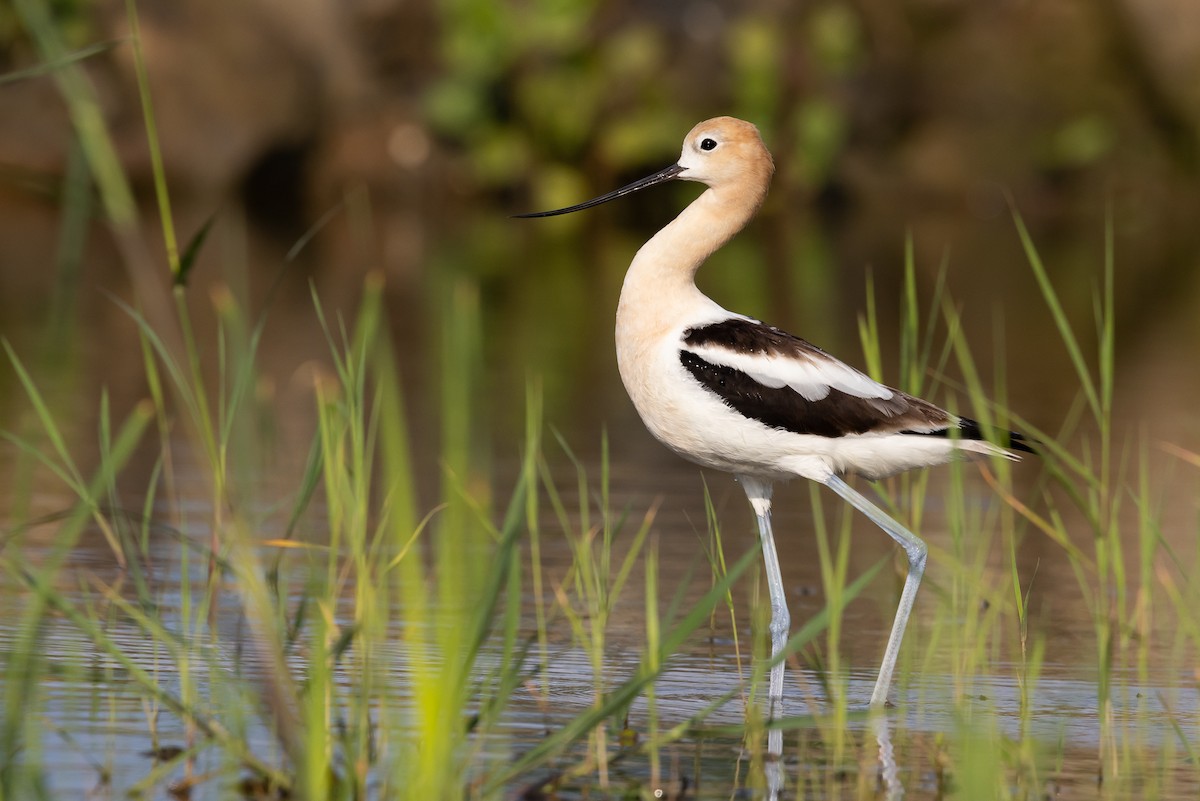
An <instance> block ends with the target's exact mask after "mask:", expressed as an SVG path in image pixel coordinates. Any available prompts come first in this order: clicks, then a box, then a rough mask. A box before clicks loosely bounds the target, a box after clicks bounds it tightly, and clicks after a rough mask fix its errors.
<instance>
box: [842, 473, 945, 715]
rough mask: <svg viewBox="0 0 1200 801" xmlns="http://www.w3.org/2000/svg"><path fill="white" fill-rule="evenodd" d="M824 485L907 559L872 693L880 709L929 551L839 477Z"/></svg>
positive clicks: (874, 705)
mask: <svg viewBox="0 0 1200 801" xmlns="http://www.w3.org/2000/svg"><path fill="white" fill-rule="evenodd" d="M825 485H826V486H827V487H829V488H830V489H831V490H833V491H834V492H836V493H837V494H838V495H841V496H842V497H843V498H845V499H846V500H847V501H848V502H849V503H850V505H851V506H853V507H854V508H855V509H857V510H858V511H860V512H862V513H863V514H864V515H866V516H867V517H869V518H870V519H871V522H873V523H874V524H875V525H877V526H879V527H880V528H881V529H883V530H884V531H886V532H887V533H888V536H890V537H891V538H892V539H894V540H895V541H896V542H898V543H900V547H901V548H903V549H904V553H905V554H906V555H907V556H908V576H907V577H906V578H905V579H904V590H903V591H902V592H901V593H900V606H899V607H897V609H896V621H895V622H894V623H893V624H892V634H891V636H890V637H889V638H888V644H887V650H886V651H884V653H883V664H881V665H880V666H879V678H878V679H877V680H876V681H875V690H874V692H872V693H871V706H873V707H882V706H883V704H884V703H885V702H886V701H887V694H888V688H890V687H891V686H892V673H893V672H894V671H895V669H896V658H897V657H898V656H899V655H900V641H901V640H903V639H904V627H905V626H907V625H908V616H909V614H910V613H911V612H912V608H913V602H914V601H916V599H917V587H919V586H920V585H921V576H922V575H923V574H924V573H925V555H926V553H927V551H928V548H927V547H926V546H925V543H924V542H922V541H921V539H920V537H918V536H917V535H916V534H913V533H912V532H911V531H909V530H908V529H906V528H905V527H904V526H902V525H900V524H899V523H897V522H896V521H895V520H893V519H892V518H891V517H889V516H888V515H887V514H886V513H884V511H883V510H882V509H880V508H879V507H878V506H876V505H875V504H873V503H871V502H870V501H868V500H867V499H866V498H864V497H863V496H862V495H861V494H859V493H858V492H857V491H855V490H854V489H853V488H852V487H851V486H850V485H849V484H847V483H846V482H845V481H843V480H842V479H841V478H840V477H838V476H830V477H829V478H827V479H825Z"/></svg>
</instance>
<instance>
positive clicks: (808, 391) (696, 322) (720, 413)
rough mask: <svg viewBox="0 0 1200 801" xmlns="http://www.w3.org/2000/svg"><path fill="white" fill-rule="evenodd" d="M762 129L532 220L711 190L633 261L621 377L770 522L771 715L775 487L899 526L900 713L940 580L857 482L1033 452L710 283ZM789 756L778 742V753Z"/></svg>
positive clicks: (752, 169) (760, 191)
mask: <svg viewBox="0 0 1200 801" xmlns="http://www.w3.org/2000/svg"><path fill="white" fill-rule="evenodd" d="M774 171H775V166H774V160H773V159H772V157H771V154H770V152H769V151H768V150H767V147H766V146H765V145H764V144H763V140H762V137H761V135H760V134H759V131H758V128H757V127H755V126H754V125H753V124H752V123H749V122H746V121H744V120H740V119H736V118H734V117H715V118H713V119H709V120H705V121H704V122H701V123H699V124H698V125H696V126H695V127H694V128H692V130H691V131H690V132H688V134H687V136H686V137H685V138H684V141H683V149H682V151H681V153H680V156H679V159H678V161H677V162H676V163H675V164H672V165H671V166H669V167H666V168H665V169H662V170H659V171H658V172H656V173H654V174H652V175H649V176H647V177H645V178H642V179H640V180H638V181H634V182H633V183H631V184H628V185H626V186H623V187H621V188H620V189H616V190H614V191H611V192H609V193H607V194H604V195H600V196H599V197H595V198H593V199H591V200H587V201H584V202H582V203H579V204H576V205H574V206H568V207H566V208H561V209H554V210H552V211H541V212H531V213H526V214H518V215H514V216H516V217H526V218H528V217H550V216H555V215H560V214H570V213H573V212H578V211H582V210H584V209H588V208H592V207H594V206H598V205H600V204H602V203H608V202H610V201H613V200H616V199H618V198H622V197H625V196H627V195H631V194H633V193H634V192H639V191H642V190H644V189H647V188H649V187H652V186H655V185H658V184H661V183H665V182H668V181H694V182H699V183H701V184H704V185H705V186H706V189H705V190H704V191H703V192H702V193H701V194H700V195H699V196H698V197H697V198H696V199H695V200H693V201H692V202H691V203H690V204H689V205H688V206H687V207H686V208H684V210H683V211H682V212H680V214H679V215H678V216H677V217H675V219H674V220H672V221H671V222H670V223H668V224H667V225H666V226H665V227H663V228H662V229H661V230H659V231H658V232H657V233H656V234H655V235H654V236H653V237H651V238H650V239H649V240H648V241H647V242H646V243H645V244H644V245H643V246H642V247H641V248H640V249H639V250H638V251H637V254H636V255H635V256H634V257H633V261H632V262H631V263H630V265H629V269H628V271H627V272H626V274H625V280H624V283H623V285H622V288H621V295H620V299H619V300H618V303H617V315H616V336H615V340H616V351H617V366H618V369H619V372H620V375H621V380H622V382H623V383H624V385H625V389H626V391H627V392H628V393H629V397H630V399H631V400H632V401H633V405H634V407H635V408H636V409H637V412H638V414H639V416H640V417H641V419H642V421H643V422H644V423H645V426H646V428H647V429H648V430H649V431H650V433H651V434H652V435H653V436H654V437H655V438H656V439H658V440H659V441H660V442H662V443H663V444H664V445H666V446H667V448H669V449H670V450H672V451H674V452H675V453H677V454H679V455H680V456H682V457H684V458H685V459H687V460H690V461H692V462H694V463H697V464H699V465H701V466H702V467H706V468H713V469H716V470H721V471H725V472H728V473H732V474H733V475H734V476H735V477H736V478H737V480H738V482H739V483H740V484H741V486H742V488H743V490H744V491H745V493H746V497H747V498H748V500H749V502H750V505H751V507H752V508H753V510H754V514H755V518H756V521H757V526H758V531H759V538H760V542H761V548H762V552H763V559H764V562H765V572H766V577H767V588H768V594H769V598H770V606H771V621H770V624H769V630H770V636H771V660H772V661H771V671H770V680H769V687H768V703H769V709H768V716H769V719H771V720H774V719H775V718H776V717H778V716H779V714H781V710H782V708H783V678H784V662H783V657H782V652H783V649H784V646H785V644H786V642H787V637H788V633H789V629H790V625H791V620H790V615H789V612H788V607H787V600H786V596H785V593H784V586H783V577H782V575H781V572H780V567H779V557H778V552H777V550H776V547H775V537H774V533H773V530H772V526H771V498H772V492H773V488H774V485H775V484H776V483H778V482H782V481H787V480H790V479H795V478H804V479H808V480H811V481H816V482H818V483H821V484H823V485H825V486H826V487H828V488H829V489H831V490H833V491H834V492H835V493H837V494H838V495H839V496H841V497H842V498H843V499H844V500H845V501H846V502H848V503H849V504H850V505H851V506H853V507H854V508H855V509H857V510H858V511H859V512H861V513H862V514H863V515H865V516H866V517H867V518H868V519H870V520H871V521H872V522H873V523H875V524H876V525H877V526H879V528H881V529H883V531H884V532H886V533H887V534H888V535H889V536H890V537H891V538H892V539H893V540H895V541H896V542H897V543H898V544H899V545H900V547H901V548H903V550H904V552H905V555H906V557H907V560H908V572H907V575H906V577H905V581H904V587H903V589H902V591H901V594H900V600H899V603H898V606H897V610H896V615H895V619H894V622H893V625H892V629H891V633H890V635H889V637H888V641H887V645H886V647H885V650H884V654H883V659H882V661H881V663H880V668H879V674H878V678H877V679H876V682H875V686H874V689H873V691H872V694H871V700H870V708H872V709H880V708H882V707H883V706H884V705H885V703H886V701H887V695H888V691H889V688H890V686H891V682H892V674H893V672H894V670H895V667H896V660H897V657H898V655H899V651H900V644H901V641H902V639H903V637H904V630H905V627H906V626H907V624H908V619H909V616H910V614H911V612H912V608H913V604H914V601H915V599H916V595H917V589H918V587H919V586H920V583H921V577H922V575H923V574H924V570H925V562H926V557H927V546H926V545H925V543H924V541H922V540H921V538H920V537H918V536H917V535H916V534H914V533H913V532H911V531H909V530H908V529H907V528H905V527H904V526H903V525H901V523H900V522H899V521H897V520H895V519H894V518H893V517H891V516H890V515H888V514H887V513H886V512H884V511H883V510H882V509H880V508H879V507H878V506H877V505H876V504H874V503H872V502H871V501H870V500H868V499H867V498H866V497H865V496H863V495H862V494H861V493H859V492H858V491H857V490H856V489H854V488H853V487H852V486H850V484H848V483H847V482H846V480H845V479H846V477H847V476H850V475H857V476H861V477H863V478H865V479H867V480H878V479H883V478H886V477H888V476H892V475H895V474H897V473H901V472H904V471H906V470H910V469H914V468H923V467H930V466H934V465H939V464H944V463H947V462H949V461H952V460H954V459H957V458H982V457H988V456H995V457H1002V458H1006V459H1012V460H1017V459H1019V458H1020V457H1019V455H1018V453H1017V452H1029V453H1032V452H1034V451H1033V448H1032V447H1031V446H1030V443H1029V441H1028V440H1027V439H1026V438H1025V437H1023V436H1022V435H1021V434H1019V433H1016V432H1011V431H1010V432H999V433H1000V434H1001V438H1005V439H1007V443H1006V444H1005V445H1001V444H997V443H995V442H992V441H989V440H988V439H986V438H985V431H984V430H983V427H982V426H980V425H979V424H978V423H977V422H975V421H974V420H971V419H969V418H966V417H961V416H958V415H955V414H951V413H950V412H948V411H946V410H944V409H941V408H939V407H938V406H935V405H934V404H932V403H930V402H928V401H925V400H922V399H920V398H917V397H914V396H913V395H910V394H908V393H905V392H902V391H900V390H898V389H893V388H891V387H888V386H885V385H884V384H882V383H879V382H877V381H875V380H874V379H872V378H870V377H869V376H867V375H866V374H865V373H863V372H861V371H860V370H858V369H856V368H854V367H852V366H850V365H849V364H847V363H846V362H843V361H841V360H839V359H837V358H835V357H834V356H831V355H830V354H828V353H826V352H825V351H824V350H821V349H820V348H818V347H817V346H815V345H813V344H811V343H809V342H807V341H806V340H804V339H801V338H800V337H797V336H793V335H792V334H789V333H786V332H784V331H782V330H780V329H778V328H774V327H772V326H769V325H766V324H764V323H762V322H760V321H759V320H756V319H754V318H751V317H747V316H745V315H742V314H737V313H735V312H731V311H728V310H727V309H725V308H723V307H722V306H720V305H719V304H718V303H716V302H715V301H713V300H712V299H710V298H709V297H707V296H706V295H705V294H704V293H702V292H701V291H700V290H699V289H698V288H697V287H696V283H695V276H696V272H697V270H699V268H700V266H701V265H702V264H703V263H704V262H705V260H707V259H708V257H709V256H710V255H712V254H713V253H714V252H715V251H716V250H718V249H719V248H720V247H722V246H723V245H724V244H725V243H726V242H728V241H729V240H730V239H731V238H732V237H733V236H734V235H736V234H737V233H738V232H739V231H741V230H742V229H743V228H744V227H745V226H746V225H747V224H748V223H749V222H750V220H751V219H752V218H753V217H754V216H755V214H757V212H758V210H759V209H760V208H761V206H762V204H763V201H764V200H765V198H766V196H767V191H768V188H769V186H770V183H771V177H772V175H773V174H774ZM781 749H782V731H781V730H779V729H778V728H773V729H772V730H771V731H770V734H769V742H768V753H769V754H775V755H778V754H779V753H781Z"/></svg>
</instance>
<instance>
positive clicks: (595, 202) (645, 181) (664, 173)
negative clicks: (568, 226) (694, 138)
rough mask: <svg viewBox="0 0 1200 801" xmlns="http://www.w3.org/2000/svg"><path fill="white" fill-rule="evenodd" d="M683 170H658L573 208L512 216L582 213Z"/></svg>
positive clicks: (671, 176)
mask: <svg viewBox="0 0 1200 801" xmlns="http://www.w3.org/2000/svg"><path fill="white" fill-rule="evenodd" d="M685 169H686V167H681V166H679V165H678V164H672V165H671V166H670V167H667V168H666V169H665V170H659V171H658V172H656V173H654V174H653V175H647V176H646V177H645V178H641V179H639V180H637V181H634V182H633V183H631V184H629V185H628V186H622V187H621V188H620V189H614V190H613V191H611V192H609V193H608V194H607V195H601V196H600V197H594V198H592V199H591V200H585V201H584V202H582V203H577V204H576V205H574V206H567V207H566V208H565V209H555V210H554V211H531V212H529V213H528V214H514V215H513V216H514V217H555V216H557V215H559V214H570V213H571V212H573V211H582V210H583V209H590V208H591V207H592V206H599V205H600V204H601V203H607V202H608V201H610V200H616V199H617V198H619V197H625V195H632V194H633V193H634V192H637V191H638V190H641V189H645V188H646V187H648V186H654V185H655V184H661V183H663V182H664V181H671V180H674V178H675V177H676V176H677V175H679V173H681V172H683V171H684V170H685Z"/></svg>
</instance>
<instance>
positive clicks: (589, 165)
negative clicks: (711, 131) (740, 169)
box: [424, 0, 864, 206]
mask: <svg viewBox="0 0 1200 801" xmlns="http://www.w3.org/2000/svg"><path fill="white" fill-rule="evenodd" d="M437 10H438V21H439V31H440V37H441V38H440V46H439V54H440V65H439V70H438V74H437V77H436V79H435V80H434V81H433V82H432V84H431V85H430V86H429V87H428V89H427V91H426V92H425V93H424V109H425V112H426V115H427V121H428V123H429V125H430V126H431V128H432V129H433V131H434V132H435V133H436V134H437V136H439V137H440V138H441V139H442V140H443V141H446V142H448V143H451V144H453V145H455V146H457V148H458V152H459V153H460V154H461V157H462V158H463V159H464V160H465V161H466V163H467V166H468V171H469V173H470V174H471V175H472V176H473V178H474V180H476V181H477V182H478V184H479V185H480V186H481V188H484V189H487V188H493V189H495V188H504V187H514V186H531V187H532V189H531V191H532V194H533V197H534V202H535V204H536V205H539V206H553V205H562V204H564V203H566V202H568V201H570V200H572V199H577V198H578V197H580V195H581V194H584V193H586V192H587V191H589V190H588V189H587V188H585V186H584V184H585V183H588V184H590V183H594V182H598V181H600V180H603V181H606V182H611V180H613V179H614V176H617V175H618V174H621V173H625V172H630V171H634V170H635V169H636V168H642V167H646V166H648V165H658V164H659V163H660V162H663V161H664V156H665V155H666V154H671V153H673V152H674V151H675V150H676V149H677V148H678V146H679V142H680V141H681V139H682V137H683V134H684V133H686V131H687V130H688V129H689V128H690V127H691V126H692V125H694V124H695V123H696V122H698V121H699V120H701V119H703V118H705V117H707V116H714V115H716V114H736V115H738V116H742V117H745V118H747V119H750V120H753V121H755V122H756V124H758V125H759V126H760V128H762V129H763V133H764V135H765V136H767V137H768V138H769V139H780V140H785V141H790V142H794V143H795V146H796V148H797V149H798V150H799V151H802V152H803V154H804V155H803V167H802V168H801V169H798V170H795V171H792V172H789V173H788V177H787V179H786V180H792V179H795V180H799V181H804V182H807V181H813V180H818V181H819V180H822V179H823V178H824V177H825V176H827V175H828V173H829V170H830V164H831V163H832V162H833V161H834V160H835V159H836V158H837V157H838V156H839V154H840V146H841V145H842V144H843V143H844V142H845V136H844V131H845V129H846V127H847V126H846V119H845V111H844V110H843V109H842V107H841V106H840V105H839V103H838V102H837V101H836V100H835V99H834V98H833V97H832V96H831V95H830V94H829V93H827V92H826V91H825V88H826V84H827V83H828V81H836V80H841V79H843V78H844V77H846V76H847V75H848V74H850V73H851V72H852V71H853V70H854V69H855V67H856V65H858V64H860V63H861V62H862V61H863V57H864V50H863V46H864V45H863V41H862V35H861V25H860V23H859V21H858V11H857V10H856V9H855V7H854V6H853V5H851V4H850V3H845V2H824V3H819V4H816V5H812V6H807V7H804V8H801V7H794V8H772V9H770V10H769V11H768V10H766V9H756V8H755V4H751V5H750V6H748V7H747V9H746V10H740V11H736V12H735V11H734V10H733V9H727V8H724V7H720V6H718V5H716V4H711V5H710V4H703V3H698V4H693V5H691V6H688V7H685V8H684V9H683V11H682V14H681V15H680V18H679V19H668V18H665V17H664V16H663V15H665V14H666V11H665V10H663V9H653V8H651V7H643V8H632V7H631V8H624V9H620V10H614V9H613V8H612V7H608V6H605V5H603V4H601V3H599V2H597V1H596V0H535V2H532V3H522V4H518V3H513V2H509V3H495V2H488V1H487V0H441V2H439V3H438V5H437ZM726 15H729V16H728V17H727V16H726ZM797 43H803V46H801V47H797V46H796V45H797ZM814 90H815V91H814ZM547 159H550V160H552V163H549V164H547V163H544V162H545V160H547ZM585 176H586V177H587V180H584V177H585ZM593 188H596V187H593Z"/></svg>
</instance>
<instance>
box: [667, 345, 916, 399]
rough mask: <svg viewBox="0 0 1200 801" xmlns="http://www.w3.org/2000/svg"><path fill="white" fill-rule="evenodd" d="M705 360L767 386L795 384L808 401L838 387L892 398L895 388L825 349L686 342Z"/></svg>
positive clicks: (856, 394)
mask: <svg viewBox="0 0 1200 801" xmlns="http://www.w3.org/2000/svg"><path fill="white" fill-rule="evenodd" d="M684 350H687V351H690V352H692V353H694V354H696V355H697V356H699V357H700V358H702V359H704V360H705V361H708V362H711V363H713V364H720V365H723V366H725V367H732V368H733V369H735V370H739V371H741V372H743V373H745V374H746V375H748V376H750V377H751V378H753V379H754V380H755V381H757V382H758V383H760V384H762V385H763V386H764V387H769V388H770V389H780V388H782V387H785V386H786V387H791V388H792V389H793V390H794V391H795V392H797V393H798V394H799V395H800V396H801V397H802V398H804V399H805V400H807V401H820V400H824V399H825V398H827V397H828V396H829V392H830V390H833V389H836V390H840V391H841V392H844V393H846V394H847V395H853V396H854V397H856V398H875V399H878V400H890V399H891V398H892V396H893V395H894V394H895V393H894V392H893V391H892V390H890V389H888V388H887V387H885V386H884V385H883V384H880V383H879V382H878V381H873V380H871V379H870V378H868V377H867V376H866V375H864V374H863V373H861V372H859V371H858V370H855V369H854V368H853V367H851V366H850V365H848V364H846V363H845V362H841V361H838V360H837V359H835V358H833V357H832V356H829V355H827V354H824V353H812V354H809V353H802V354H797V355H787V354H763V353H742V352H739V351H733V350H730V349H728V348H724V347H721V346H719V345H684Z"/></svg>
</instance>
